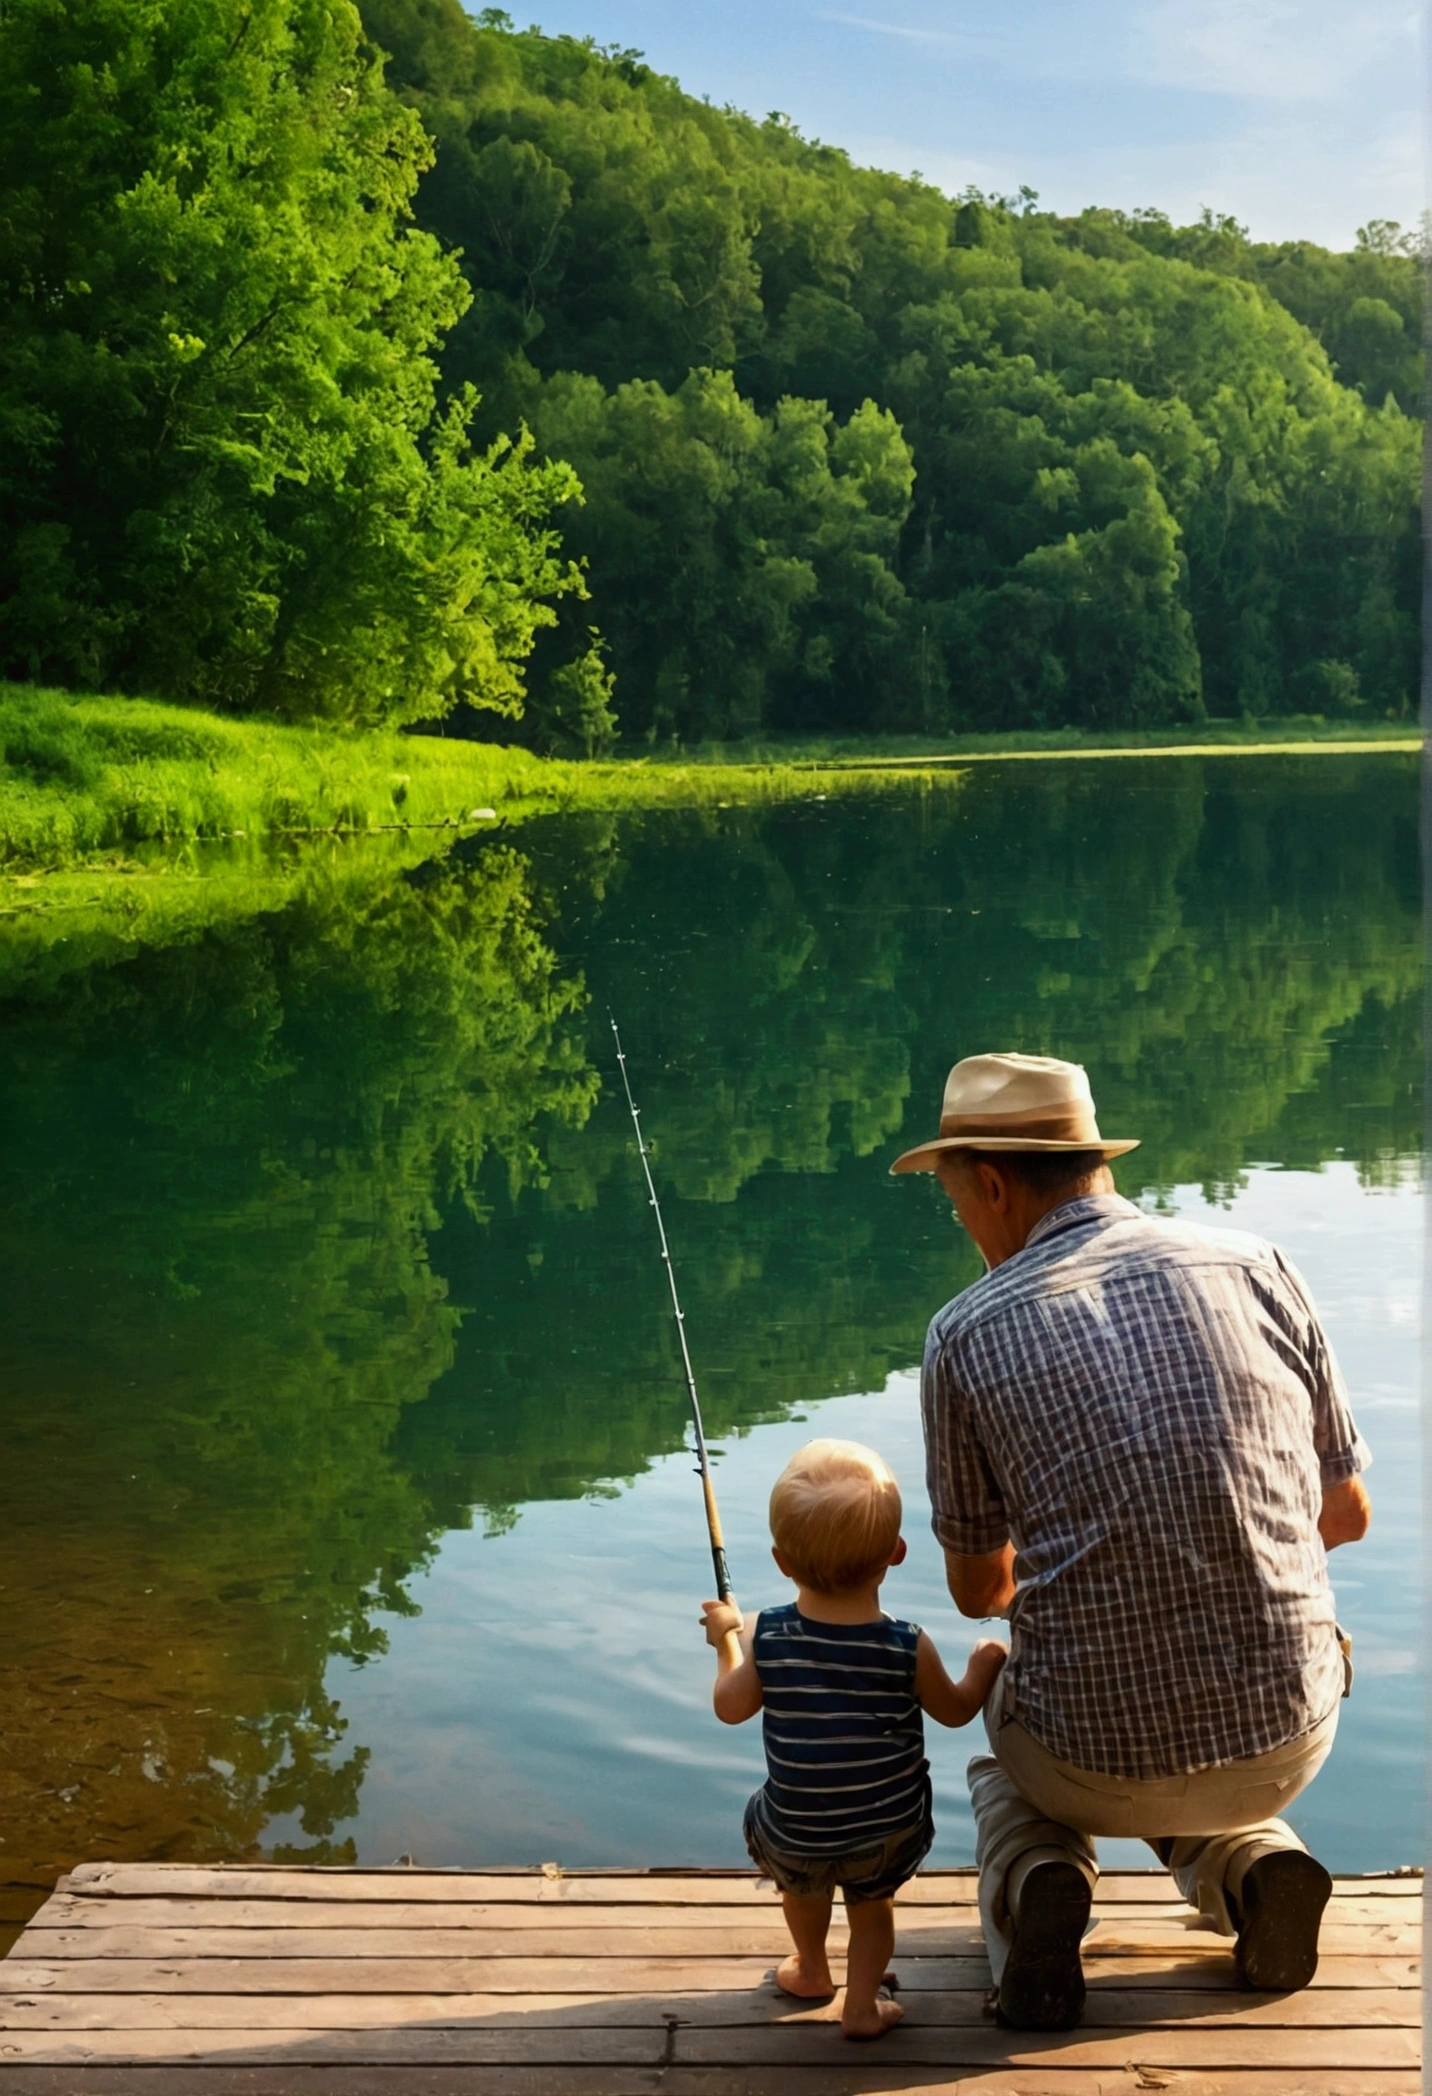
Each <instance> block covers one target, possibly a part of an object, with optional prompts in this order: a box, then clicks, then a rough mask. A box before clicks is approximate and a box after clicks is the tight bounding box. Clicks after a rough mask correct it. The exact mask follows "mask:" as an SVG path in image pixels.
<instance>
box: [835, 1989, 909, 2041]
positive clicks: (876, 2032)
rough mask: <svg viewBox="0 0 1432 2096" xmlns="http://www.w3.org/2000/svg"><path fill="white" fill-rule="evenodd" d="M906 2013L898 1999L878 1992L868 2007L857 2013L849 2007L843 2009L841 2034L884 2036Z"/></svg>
mask: <svg viewBox="0 0 1432 2096" xmlns="http://www.w3.org/2000/svg"><path fill="white" fill-rule="evenodd" d="M904 2013H905V2011H904V2010H903V2009H902V2008H901V2006H900V2004H899V2002H898V2001H891V2000H890V1998H889V1997H888V1995H884V1994H877V1995H876V1997H875V1999H874V2001H873V2002H871V2004H870V2006H869V2008H868V2009H862V2010H860V2011H859V2012H858V2013H856V2014H852V2013H851V2011H850V2010H849V2009H848V2008H847V2009H844V2010H842V2011H841V2017H840V2034H841V2036H842V2037H843V2038H883V2037H884V2035H885V2033H886V2031H888V2030H893V2029H894V2028H895V2026H896V2024H897V2023H898V2022H899V2021H900V2019H901V2017H902V2016H903V2015H904Z"/></svg>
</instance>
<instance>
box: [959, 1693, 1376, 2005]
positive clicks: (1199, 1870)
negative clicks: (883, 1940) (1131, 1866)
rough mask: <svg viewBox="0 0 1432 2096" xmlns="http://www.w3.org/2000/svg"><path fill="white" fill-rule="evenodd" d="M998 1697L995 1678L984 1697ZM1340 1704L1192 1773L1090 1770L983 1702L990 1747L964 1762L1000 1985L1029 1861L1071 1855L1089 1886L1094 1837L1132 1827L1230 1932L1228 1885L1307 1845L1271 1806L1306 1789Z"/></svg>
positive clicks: (1191, 1898) (1193, 1899)
mask: <svg viewBox="0 0 1432 2096" xmlns="http://www.w3.org/2000/svg"><path fill="white" fill-rule="evenodd" d="M998 1702H999V1691H998V1688H996V1690H995V1694H994V1696H993V1697H992V1698H991V1703H992V1704H994V1705H997V1704H998ZM1337 1723H1338V1710H1337V1706H1336V1705H1334V1707H1333V1709H1332V1711H1331V1713H1330V1714H1329V1716H1327V1717H1326V1718H1324V1719H1323V1721H1322V1723H1321V1724H1320V1725H1317V1726H1315V1727H1314V1728H1313V1730H1312V1731H1311V1732H1308V1733H1305V1734H1304V1736H1303V1737H1302V1738H1301V1739H1298V1740H1294V1741H1293V1742H1292V1744H1291V1745H1289V1746H1286V1747H1276V1748H1274V1750H1273V1752H1272V1753H1271V1754H1258V1755H1256V1756H1254V1757H1253V1758H1252V1759H1251V1760H1248V1761H1235V1762H1230V1763H1229V1764H1228V1765H1227V1766H1226V1767H1224V1768H1211V1769H1199V1770H1198V1771H1197V1772H1196V1773H1195V1774H1193V1775H1190V1776H1165V1777H1160V1778H1158V1779H1142V1778H1139V1777H1131V1776H1096V1775H1093V1774H1092V1773H1091V1772H1090V1771H1089V1770H1088V1769H1080V1768H1075V1767H1074V1765H1073V1764H1072V1762H1068V1761H1061V1760H1060V1759H1059V1757H1058V1755H1057V1754H1051V1753H1049V1752H1048V1750H1047V1749H1046V1748H1044V1747H1041V1746H1040V1744H1039V1742H1038V1741H1037V1740H1036V1739H1034V1738H1033V1737H1032V1736H1031V1735H1030V1734H1029V1733H1028V1732H1026V1731H1025V1729H1024V1727H1023V1726H1022V1725H1021V1724H1019V1723H1018V1722H1017V1721H1011V1722H1010V1723H1008V1724H1005V1725H1001V1724H1000V1723H999V1721H998V1719H997V1717H995V1716H994V1715H993V1714H992V1712H991V1709H990V1708H989V1707H988V1706H987V1707H986V1710H985V1729H986V1731H987V1732H988V1733H989V1740H990V1746H991V1747H992V1748H993V1753H992V1754H977V1755H976V1756H975V1758H974V1760H973V1761H972V1762H971V1763H970V1767H969V1782H970V1798H971V1801H972V1803H973V1805H974V1813H975V1831H976V1834H977V1837H978V1839H977V1846H976V1850H975V1857H976V1861H977V1862H978V1864H979V1872H980V1919H981V1921H982V1923H983V1924H984V1936H985V1947H986V1949H987V1950H988V1952H989V1961H990V1968H991V1970H992V1972H993V1974H994V1978H995V1982H996V1984H998V1981H999V1977H1000V1974H1001V1973H1002V1972H1003V1970H1004V1963H1005V1959H1006V1958H1007V1957H1008V1955H1009V1943H1010V1931H1011V1925H1012V1916H1013V1912H1014V1910H1015V1909H1017V1907H1018V1903H1019V1895H1020V1891H1021V1889H1022V1886H1023V1882H1024V1879H1025V1878H1026V1876H1027V1875H1028V1873H1029V1871H1030V1870H1031V1869H1032V1868H1033V1867H1034V1865H1035V1864H1036V1863H1045V1862H1059V1863H1072V1864H1073V1865H1074V1866H1075V1868H1076V1869H1077V1870H1080V1871H1082V1872H1083V1873H1084V1876H1085V1877H1086V1878H1087V1879H1088V1880H1089V1883H1090V1885H1091V1886H1093V1885H1094V1884H1095V1883H1096V1882H1097V1880H1098V1876H1099V1865H1098V1862H1097V1860H1096V1858H1095V1855H1094V1841H1093V1837H1094V1836H1095V1835H1098V1834H1102V1835H1105V1836H1110V1837H1113V1836H1119V1837H1126V1836H1133V1837H1134V1838H1135V1839H1139V1840H1143V1841H1148V1842H1151V1843H1155V1844H1157V1845H1158V1854H1159V1857H1160V1860H1161V1861H1162V1862H1164V1863H1165V1864H1167V1866H1168V1868H1169V1870H1170V1871H1171V1872H1172V1874H1173V1878H1174V1882H1175V1884H1176V1885H1177V1886H1178V1889H1179V1891H1180V1892H1181V1893H1182V1894H1183V1896H1184V1898H1185V1899H1186V1900H1187V1901H1188V1903H1189V1905H1190V1906H1191V1907H1197V1908H1198V1909H1199V1911H1200V1913H1202V1914H1203V1916H1204V1917H1205V1919H1206V1920H1207V1921H1208V1922H1209V1924H1210V1925H1211V1926H1212V1927H1213V1928H1215V1929H1217V1930H1218V1932H1219V1934H1220V1935H1224V1936H1233V1935H1236V1934H1237V1929H1236V1926H1235V1924H1234V1921H1233V1918H1232V1915H1231V1914H1230V1912H1229V1907H1228V1896H1229V1894H1230V1893H1231V1894H1232V1895H1233V1896H1234V1898H1237V1896H1238V1892H1239V1889H1240V1887H1241V1886H1242V1883H1243V1878H1244V1874H1245V1873H1246V1871H1247V1869H1248V1867H1249V1865H1250V1864H1251V1863H1252V1862H1253V1861H1254V1860H1255V1859H1256V1858H1257V1857H1258V1856H1261V1855H1266V1854H1267V1853H1268V1852H1269V1851H1270V1850H1272V1849H1301V1848H1303V1846H1304V1844H1303V1843H1302V1842H1301V1841H1299V1839H1298V1837H1297V1835H1296V1834H1295V1833H1294V1832H1293V1830H1292V1828H1291V1827H1290V1826H1288V1825H1287V1823H1286V1822H1285V1821H1284V1820H1282V1819H1279V1818H1278V1817H1277V1814H1278V1813H1279V1812H1281V1811H1282V1810H1283V1809H1284V1807H1285V1806H1287V1805H1289V1804H1291V1802H1292V1800H1293V1799H1294V1798H1295V1797H1296V1796H1297V1795H1298V1793H1299V1791H1300V1790H1304V1789H1306V1787H1307V1785H1308V1784H1309V1783H1311V1782H1312V1780H1313V1778H1314V1776H1315V1775H1316V1774H1317V1772H1318V1770H1319V1769H1320V1768H1321V1767H1322V1765H1323V1763H1324V1762H1325V1761H1326V1760H1327V1758H1328V1755H1329V1753H1330V1752H1331V1750H1332V1744H1333V1735H1334V1734H1335V1732H1336V1731H1337Z"/></svg>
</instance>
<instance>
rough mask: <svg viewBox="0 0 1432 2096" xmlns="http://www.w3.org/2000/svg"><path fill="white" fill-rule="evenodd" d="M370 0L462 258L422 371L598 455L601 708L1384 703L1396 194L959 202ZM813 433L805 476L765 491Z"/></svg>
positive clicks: (606, 64) (1408, 579) (590, 65)
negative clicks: (1061, 206)
mask: <svg viewBox="0 0 1432 2096" xmlns="http://www.w3.org/2000/svg"><path fill="white" fill-rule="evenodd" d="M362 4H363V11H364V19H365V22H366V23H367V25H368V27H369V30H370V33H371V34H372V36H373V37H374V39H375V41H376V42H377V43H378V44H379V45H380V46H381V47H382V48H383V49H384V50H385V51H387V52H388V53H390V54H391V56H390V62H389V69H388V77H389V79H390V81H391V82H392V83H393V84H394V85H395V86H396V87H397V89H398V90H399V92H400V93H401V94H402V95H403V96H404V97H405V99H407V100H408V101H409V102H410V103H411V104H412V105H413V106H414V107H416V108H418V109H419V110H420V111H421V113H422V116H423V119H424V122H425V123H426V124H427V126H428V128H429V129H430V131H431V133H432V135H433V137H434V139H435V141H436V157H435V161H434V164H433V166H432V168H431V169H430V170H429V171H428V173H427V174H426V175H425V176H424V178H423V182H422V185H421V188H420V191H419V196H418V207H417V208H418V215H419V218H420V220H421V222H422V223H423V224H424V225H426V226H427V227H429V228H430V229H431V230H432V231H433V232H434V233H436V234H437V235H438V236H439V237H440V238H441V239H442V240H443V241H444V242H445V243H446V244H448V246H449V247H450V248H452V249H454V250H457V251H459V252H460V254H461V259H462V268H463V271H464V274H465V276H466V278H467V280H468V283H469V285H470V286H471V289H472V294H473V295H472V303H471V305H470V307H469V308H468V310H467V312H466V313H465V314H464V315H463V317H462V318H461V319H460V321H459V322H458V323H457V325H456V327H455V329H454V331H453V333H452V334H451V336H450V337H449V338H448V342H447V346H446V349H445V351H444V366H445V370H446V373H447V376H448V379H449V382H450V383H452V384H460V383H464V382H471V383H475V384H477V385H478V386H480V387H481V388H482V389H483V390H484V392H485V394H486V396H487V399H486V405H485V409H484V413H485V414H486V415H487V416H488V417H489V423H488V426H489V427H490V428H492V429H494V430H496V429H498V428H501V427H512V426H516V423H517V421H518V419H519V418H521V417H525V418H526V419H527V421H528V422H529V423H530V425H531V426H532V428H533V429H534V430H535V431H536V432H537V434H538V437H539V440H540V442H541V445H542V447H543V449H544V450H545V451H546V452H548V453H549V454H550V455H551V456H553V457H567V458H571V459H572V460H573V461H574V462H575V463H576V464H577V466H578V468H579V471H580V472H581V474H582V477H583V479H584V480H585V481H586V482H587V484H588V486H589V491H590V494H591V498H592V504H593V507H592V509H591V511H589V512H588V513H587V514H586V515H585V516H583V515H581V514H576V513H574V514H571V515H570V516H569V519H568V521H567V525H566V528H567V529H568V530H569V531H570V533H571V536H572V543H573V544H574V545H576V546H579V547H581V548H582V549H583V550H584V551H585V552H586V553H587V554H588V556H589V557H590V561H591V578H592V585H593V590H594V595H595V598H596V606H595V610H596V616H597V617H598V618H599V620H600V622H601V624H602V627H603V630H604V631H605V632H606V633H607V634H608V636H609V638H610V641H611V656H610V662H611V667H612V669H613V670H614V671H615V672H616V677H617V685H616V694H617V696H616V708H617V712H618V715H619V719H620V724H621V727H622V729H623V730H624V731H625V732H626V733H628V734H633V733H642V732H647V733H652V734H663V735H665V734H667V733H670V732H675V733H677V734H679V735H681V736H694V735H703V734H713V733H714V734H730V733H738V732H741V731H742V730H744V729H748V728H750V727H751V726H753V725H758V724H759V725H761V726H765V727H775V728H780V727H795V726H800V727H809V726H815V725H819V726H828V727H831V728H837V727H838V728H844V729H855V730H858V729H860V728H863V727H866V728H876V727H878V728H882V729H887V730H888V729H891V728H909V729H921V728H923V729H927V730H928V729H937V728H941V729H943V728H956V727H963V726H971V727H975V726H977V727H1018V726H1022V725H1039V726H1046V725H1050V724H1059V723H1065V722H1073V723H1083V724H1088V725H1107V724H1114V723H1118V724H1123V723H1134V722H1153V721H1160V720H1178V719H1184V718H1190V717H1197V716H1198V715H1199V714H1200V713H1201V712H1203V711H1204V710H1205V709H1207V710H1210V711H1212V712H1214V713H1218V714H1225V715H1227V714H1238V713H1244V712H1247V713H1252V714H1255V715H1262V714H1265V713H1270V712H1273V713H1276V712H1280V711H1281V712H1297V711H1315V712H1323V713H1346V714H1350V715H1356V714H1358V713H1360V712H1363V711H1365V710H1369V709H1372V710H1375V711H1377V712H1379V713H1382V712H1386V711H1392V712H1394V713H1396V712H1400V711H1403V710H1405V709H1406V707H1407V706H1408V704H1409V694H1410V692H1411V690H1412V688H1413V683H1414V677H1415V666H1416V601H1417V598H1416V577H1417V533H1416V495H1417V474H1418V432H1417V429H1416V426H1415V424H1414V423H1413V421H1412V420H1411V419H1410V418H1411V413H1412V411H1413V410H1415V409H1416V407H1417V406H1418V403H1419V402H1420V397H1421V376H1420V374H1421V362H1420V350H1419V340H1420V318H1419V315H1420V284H1419V277H1418V264H1417V262H1416V260H1415V259H1414V258H1413V256H1412V255H1411V254H1410V253H1409V252H1408V249H1409V246H1410V243H1409V242H1408V240H1407V239H1406V238H1405V237H1404V236H1403V235H1402V234H1401V232H1400V230H1399V229H1397V228H1395V227H1390V226H1388V225H1385V224H1374V225H1372V226H1369V227H1368V228H1366V229H1364V232H1363V234H1362V236H1360V241H1359V246H1358V248H1357V251H1356V252H1355V253H1353V254H1351V255H1335V254H1330V253H1328V252H1327V251H1325V250H1323V249H1320V248H1317V247H1314V246H1312V245H1310V244H1308V243H1289V244H1285V245H1283V246H1278V247H1273V246H1267V245H1260V244H1258V243H1256V242H1253V241H1251V240H1250V239H1249V237H1248V236H1247V234H1246V233H1245V232H1244V230H1243V229H1242V228H1240V227H1238V226H1237V225H1236V224H1234V223H1233V222H1232V221H1230V220H1226V219H1215V218H1213V217H1212V216H1210V215H1207V214H1206V215H1205V217H1204V218H1203V219H1202V220H1201V221H1200V222H1199V223H1198V224H1197V225H1194V226H1191V227H1175V226H1173V225H1172V224H1170V222H1169V221H1168V220H1167V219H1165V218H1163V217H1162V216H1161V215H1160V214H1158V213H1156V212H1142V213H1120V212H1113V211H1101V210H1091V211H1087V212H1085V213H1083V214H1082V215H1080V216H1077V217H1072V218H1068V217H1060V216H1058V215H1055V214H1053V213H1049V212H1045V211H1041V210H1040V209H1039V208H1038V199H1037V198H1036V197H1035V195H1034V193H1033V192H1032V191H1029V190H1025V191H1022V192H1021V194H1020V195H1019V196H1018V197H1014V198H998V197H982V196H979V195H977V194H974V193H970V194H969V195H967V196H966V197H964V198H963V199H961V200H959V201H958V202H952V201H951V200H950V199H948V198H947V197H945V196H943V195H942V194H941V193H940V192H939V191H938V190H936V189H934V188H933V187H931V186H930V185H929V184H928V183H925V182H923V181H921V180H919V179H906V178H903V177H898V176H894V175H889V174H882V173H880V172H878V171H876V170H873V169H869V168H860V167H855V166H853V165H852V164H851V162H850V161H849V159H848V158H847V157H846V156H845V155H844V154H843V153H841V152H838V151H836V150H834V149H832V148H829V147H826V146H822V145H820V144H818V143H815V142H812V141H809V140H806V139H804V138H803V137H802V136H801V135H800V133H799V132H798V131H797V130H796V129H795V128H794V126H792V125H791V123H790V122H789V120H788V119H786V118H784V117H781V116H780V115H778V114H776V115H772V116H770V117H768V118H767V119H766V120H765V121H764V122H756V121H754V120H752V119H751V118H749V117H746V116H743V115H741V114H740V113H739V112H736V111H733V110H717V109H714V108H712V107H711V106H710V105H709V104H707V103H704V102H700V101H697V100H695V99H694V98H693V97H691V96H689V95H685V94H683V93H682V92H681V90H680V88H679V86H678V85H677V83H676V82H674V81H672V80H669V79H666V78H663V77H662V76H661V75H660V74H658V73H655V72H654V71H652V70H651V69H650V68H649V67H647V66H646V65H644V64H643V63H642V62H641V60H640V57H639V54H635V53H631V52H610V51H603V50H601V49H599V48H598V47H597V46H596V45H595V44H593V43H592V42H591V41H580V40H577V39H574V38H571V37H545V36H543V35H542V34H541V33H540V32H538V31H536V30H526V31H521V32H518V31H515V30H514V29H513V27H512V23H511V21H510V19H509V18H508V17H507V16H506V15H504V14H502V13H500V12H498V11H493V10H489V11H487V12H486V13H485V14H483V15H482V16H480V17H479V18H478V20H477V21H476V22H474V21H473V20H471V19H470V18H469V17H468V16H466V15H465V14H464V12H463V10H462V8H461V7H460V5H459V4H458V0H362ZM722 374H726V376H724V377H723V376H722ZM718 401H719V402H720V403H721V405H720V407H719V409H718V407H717V402H718ZM851 417H858V418H861V419H860V420H859V421H858V423H857V424H852V423H851V421H850V418H851ZM882 417H883V418H885V419H884V420H883V421H882V420H881V419H880V418H882ZM891 417H893V418H895V419H894V420H893V421H892V420H891V419H890V418H891ZM826 418H829V419H826ZM872 418H874V419H872ZM817 429H820V430H824V431H825V433H826V434H825V439H824V442H825V449H826V454H827V466H828V478H829V486H825V485H824V484H822V488H821V491H820V492H819V493H817V492H816V481H818V480H819V479H820V474H819V472H816V474H815V479H813V480H812V479H809V478H808V479H807V481H806V482H805V483H804V491H803V493H802V494H801V495H800V497H799V498H796V499H793V493H792V481H791V466H790V460H791V455H792V450H793V448H796V449H798V448H799V445H798V443H797V440H796V437H795V432H796V431H797V430H800V431H803V432H805V433H806V434H805V436H804V437H803V438H801V440H800V442H801V443H805V444H811V445H813V444H814V437H813V434H812V433H813V432H815V431H816V430H817ZM852 429H855V430H856V431H857V437H851V436H850V435H849V432H850V431H851V430H852ZM718 431H719V435H718V434H717V432H718ZM837 432H838V433H839V435H838V436H837V434H836V433H837ZM857 440H858V441H863V442H872V441H878V443H879V444H880V445H881V446H883V447H885V454H886V457H887V460H888V462H889V467H888V470H886V469H882V470H881V471H880V472H879V473H877V474H875V476H874V477H873V479H871V480H870V481H869V482H862V481H861V479H860V478H859V476H851V475H850V474H849V473H848V472H846V471H845V470H844V469H843V468H842V465H841V463H840V461H839V459H838V458H837V457H836V448H837V445H838V444H847V445H848V444H850V443H853V442H855V441H857ZM902 458H903V461H904V462H902ZM814 459H815V454H814V450H813V449H812V450H811V452H810V460H811V469H810V470H811V471H815V463H814ZM892 472H893V474H894V481H893V482H892V480H891V477H890V476H891V473H892ZM896 484H898V485H899V492H898V493H892V487H894V486H896ZM862 510H863V511H864V514H861V512H862ZM584 630H585V629H583V632H584ZM579 638H581V635H580V634H579V633H578V631H577V628H576V625H575V623H574V625H573V635H572V636H571V637H568V638H564V637H560V636H559V637H557V638H556V640H555V647H556V650H557V654H558V655H559V656H560V655H561V654H562V652H563V650H567V649H570V648H571V647H573V646H575V645H576V642H577V640H578V639H579ZM546 645H547V644H546V643H544V647H545V646H546Z"/></svg>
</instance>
